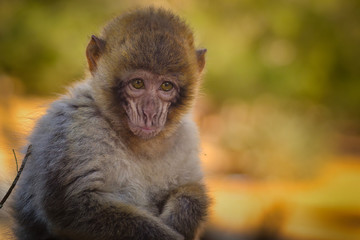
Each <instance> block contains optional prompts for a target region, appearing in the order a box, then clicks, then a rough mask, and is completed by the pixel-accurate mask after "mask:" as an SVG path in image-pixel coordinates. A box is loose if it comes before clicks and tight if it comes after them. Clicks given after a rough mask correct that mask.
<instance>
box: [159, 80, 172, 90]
mask: <svg viewBox="0 0 360 240" xmlns="http://www.w3.org/2000/svg"><path fill="white" fill-rule="evenodd" d="M173 87H174V85H173V84H172V83H171V82H163V83H162V84H161V86H160V88H161V90H163V91H166V92H167V91H170V90H171V89H173Z"/></svg>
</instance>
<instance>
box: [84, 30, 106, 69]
mask: <svg viewBox="0 0 360 240" xmlns="http://www.w3.org/2000/svg"><path fill="white" fill-rule="evenodd" d="M104 49H105V41H104V40H102V39H100V38H98V37H96V36H94V35H92V36H91V40H90V42H89V44H88V46H87V48H86V58H87V61H88V64H89V69H90V72H91V74H92V75H94V72H95V70H96V67H97V60H98V59H99V57H100V56H101V54H102V53H103V52H104Z"/></svg>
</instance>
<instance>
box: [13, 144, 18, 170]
mask: <svg viewBox="0 0 360 240" xmlns="http://www.w3.org/2000/svg"><path fill="white" fill-rule="evenodd" d="M13 154H14V158H15V163H16V172H17V173H18V172H19V164H18V160H17V158H16V153H15V150H14V149H13Z"/></svg>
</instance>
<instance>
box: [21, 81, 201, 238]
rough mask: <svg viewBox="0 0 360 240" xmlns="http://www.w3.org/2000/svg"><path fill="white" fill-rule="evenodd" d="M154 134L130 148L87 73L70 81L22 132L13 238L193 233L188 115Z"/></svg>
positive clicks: (196, 182) (194, 163) (196, 168)
mask: <svg viewBox="0 0 360 240" xmlns="http://www.w3.org/2000/svg"><path fill="white" fill-rule="evenodd" d="M156 141H157V140H156ZM156 141H154V142H153V143H152V142H151V141H150V142H149V144H150V145H149V148H148V149H152V151H149V154H144V153H141V154H134V153H133V152H131V150H129V149H128V148H127V147H126V139H123V138H122V136H119V135H118V133H117V132H116V131H114V130H113V128H112V126H111V121H109V120H108V119H107V118H106V117H104V115H103V114H102V111H101V108H99V106H98V105H97V103H96V101H95V100H94V96H93V92H92V88H91V87H90V84H89V81H85V82H83V83H80V84H78V85H77V86H75V87H74V88H73V89H72V90H71V91H70V94H69V95H67V96H64V97H62V98H61V99H59V100H58V101H56V102H54V103H53V104H52V105H51V107H50V108H49V110H48V111H47V114H46V115H45V116H44V117H42V119H41V120H40V121H39V122H38V124H37V126H36V128H35V130H34V132H33V134H32V135H31V137H30V144H32V146H33V149H32V156H31V159H29V161H28V164H27V166H26V167H25V169H24V171H23V174H22V176H21V178H20V181H19V184H18V189H17V193H16V196H15V201H14V202H15V204H14V210H15V211H14V212H15V219H16V221H17V227H16V230H15V231H16V235H17V238H18V239H21V240H32V239H36V240H41V239H159V240H161V239H193V238H194V237H195V235H196V232H197V229H198V228H199V226H200V225H201V222H202V221H203V219H204V218H205V216H206V208H207V204H208V203H207V198H206V194H205V190H204V187H203V184H202V178H203V174H202V171H201V168H200V162H199V158H198V154H199V149H198V135H197V129H196V126H195V124H194V123H193V121H192V120H191V115H189V114H188V115H185V116H184V117H183V118H182V120H181V121H180V123H179V125H178V127H177V129H176V131H175V133H174V134H172V135H171V136H169V137H168V138H167V139H163V140H162V141H161V143H160V142H156ZM187 188H189V189H190V190H187ZM183 189H185V190H183ZM193 193H194V194H193ZM176 211H180V212H176Z"/></svg>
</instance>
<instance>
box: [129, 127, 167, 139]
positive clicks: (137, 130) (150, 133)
mask: <svg viewBox="0 0 360 240" xmlns="http://www.w3.org/2000/svg"><path fill="white" fill-rule="evenodd" d="M129 126H130V129H131V131H132V132H133V133H134V134H135V135H137V136H139V137H142V138H145V139H148V138H152V137H154V136H156V135H157V134H158V133H159V132H160V131H161V129H162V127H158V126H151V127H148V126H139V125H134V124H131V123H130V124H129Z"/></svg>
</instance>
